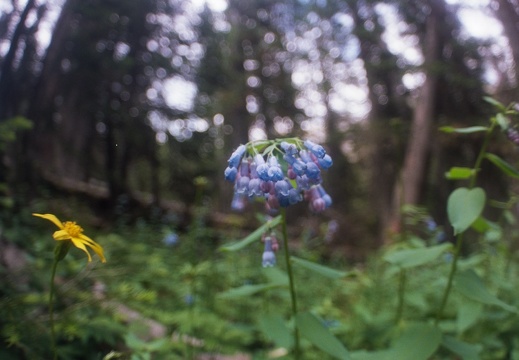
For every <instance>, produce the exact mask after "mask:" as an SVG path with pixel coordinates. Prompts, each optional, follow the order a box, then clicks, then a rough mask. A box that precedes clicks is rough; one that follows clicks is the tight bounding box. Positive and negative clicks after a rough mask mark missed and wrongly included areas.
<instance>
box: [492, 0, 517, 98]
mask: <svg viewBox="0 0 519 360" xmlns="http://www.w3.org/2000/svg"><path fill="white" fill-rule="evenodd" d="M496 3H497V4H498V5H499V6H498V7H497V9H496V11H495V14H496V16H497V18H499V20H500V21H501V24H502V25H503V29H504V32H505V35H506V37H507V38H508V44H509V46H510V50H511V51H512V57H513V60H514V69H515V79H513V80H512V81H509V80H508V79H507V80H503V81H502V84H500V85H501V86H499V88H498V90H497V94H496V96H497V98H498V99H499V100H500V101H501V102H503V103H505V104H507V103H509V102H512V101H515V100H516V99H517V95H518V91H519V36H517V34H518V32H519V13H518V11H517V9H518V6H519V2H518V1H517V0H497V1H496ZM502 76H503V75H502ZM504 77H505V78H506V75H504ZM514 80H515V83H513V82H514ZM511 82H512V84H511Z"/></svg>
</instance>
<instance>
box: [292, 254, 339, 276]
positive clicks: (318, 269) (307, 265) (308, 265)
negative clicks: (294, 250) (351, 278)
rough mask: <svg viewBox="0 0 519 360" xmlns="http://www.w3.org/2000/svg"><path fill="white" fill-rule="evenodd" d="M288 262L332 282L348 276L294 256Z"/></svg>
mask: <svg viewBox="0 0 519 360" xmlns="http://www.w3.org/2000/svg"><path fill="white" fill-rule="evenodd" d="M290 260H291V261H292V263H294V264H295V265H298V266H301V267H302V268H304V269H306V270H310V271H313V272H314V273H316V274H319V275H322V276H325V277H327V278H330V279H334V280H335V279H340V278H342V277H345V276H346V275H348V273H347V272H345V271H339V270H335V269H332V268H329V267H327V266H323V265H320V264H316V263H314V262H312V261H308V260H304V259H300V258H297V257H295V256H291V257H290Z"/></svg>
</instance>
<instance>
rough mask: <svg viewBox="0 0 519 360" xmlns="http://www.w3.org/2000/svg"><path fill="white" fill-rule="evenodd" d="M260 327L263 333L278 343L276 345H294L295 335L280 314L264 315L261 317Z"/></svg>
mask: <svg viewBox="0 0 519 360" xmlns="http://www.w3.org/2000/svg"><path fill="white" fill-rule="evenodd" d="M259 328H260V330H261V331H262V332H263V335H265V337H266V338H268V339H269V340H270V341H272V342H273V343H274V344H276V346H279V347H282V348H285V349H290V348H291V347H292V345H293V342H294V341H293V339H294V337H293V336H292V333H291V332H290V329H288V327H287V326H286V325H285V321H284V320H283V318H282V317H281V316H280V315H275V314H267V315H262V316H261V317H260V319H259Z"/></svg>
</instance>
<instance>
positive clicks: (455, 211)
mask: <svg viewBox="0 0 519 360" xmlns="http://www.w3.org/2000/svg"><path fill="white" fill-rule="evenodd" d="M485 200H486V194H485V191H484V190H483V189H482V188H473V189H467V188H458V189H456V190H454V191H453V192H452V193H451V194H450V196H449V199H448V201H447V214H448V216H449V221H450V223H451V225H452V227H453V228H454V235H457V234H459V233H462V232H464V231H465V230H467V229H468V228H469V227H470V226H471V225H472V223H473V222H474V221H476V219H477V218H478V217H479V215H481V212H482V211H483V207H484V206H485Z"/></svg>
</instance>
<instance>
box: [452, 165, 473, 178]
mask: <svg viewBox="0 0 519 360" xmlns="http://www.w3.org/2000/svg"><path fill="white" fill-rule="evenodd" d="M474 173H475V171H474V169H471V168H467V167H456V166H455V167H452V168H450V170H449V171H448V172H446V173H445V177H446V178H447V179H449V180H462V179H470V178H471V177H472V176H473V175H474Z"/></svg>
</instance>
